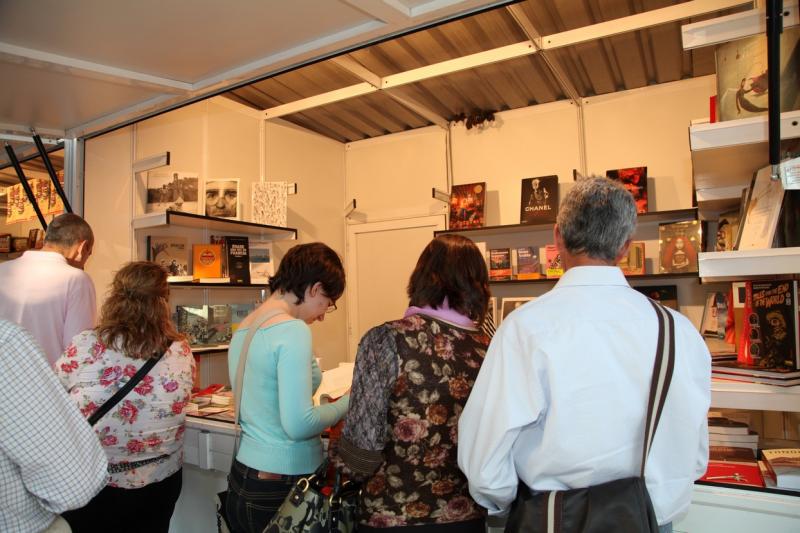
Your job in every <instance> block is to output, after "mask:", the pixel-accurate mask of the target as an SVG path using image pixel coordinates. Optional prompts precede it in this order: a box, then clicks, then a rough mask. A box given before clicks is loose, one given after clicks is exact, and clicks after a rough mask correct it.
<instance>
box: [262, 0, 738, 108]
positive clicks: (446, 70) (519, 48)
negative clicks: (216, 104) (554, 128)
mask: <svg viewBox="0 0 800 533" xmlns="http://www.w3.org/2000/svg"><path fill="white" fill-rule="evenodd" d="M745 4H749V5H752V0H747V1H745V0H692V1H690V2H685V3H682V4H677V5H674V6H670V7H666V8H662V9H654V10H652V11H646V12H644V13H639V14H636V15H630V16H628V17H622V18H618V19H614V20H610V21H606V22H600V23H598V24H592V25H590V26H584V27H582V28H578V29H575V30H568V31H565V32H561V33H556V34H552V35H547V36H544V37H539V36H538V32H537V31H536V29H535V28H534V27H533V25H532V24H531V23H530V21H528V20H527V17H525V16H524V12H523V11H522V10H521V8H520V7H519V6H510V7H509V8H508V9H509V11H510V12H511V14H512V16H513V17H514V18H515V20H517V21H518V23H519V24H520V27H522V29H523V31H524V32H525V33H526V34H529V36H530V37H531V39H530V40H527V41H522V42H519V43H514V44H510V45H506V46H501V47H498V48H493V49H491V50H485V51H483V52H478V53H475V54H469V55H466V56H462V57H457V58H454V59H448V60H446V61H441V62H439V63H434V64H432V65H426V66H424V67H419V68H415V69H411V70H407V71H404V72H399V73H397V74H391V75H389V76H384V77H379V76H377V74H375V73H372V72H370V71H369V70H367V69H365V68H364V67H362V66H361V65H359V64H357V63H356V62H355V61H353V60H351V59H350V58H341V57H340V58H336V60H339V61H338V63H337V64H339V65H340V66H342V67H343V68H346V69H348V70H350V71H351V72H353V73H354V74H355V75H356V76H358V77H359V78H360V79H363V80H367V81H364V82H362V83H358V84H356V85H350V86H348V87H343V88H341V89H336V90H334V91H330V92H327V93H322V94H318V95H315V96H310V97H308V98H301V99H299V100H295V101H294V102H289V103H287V104H282V105H279V106H275V107H271V108H269V109H265V110H264V114H265V116H266V118H278V117H282V116H285V115H290V114H292V113H298V112H300V111H304V110H307V109H311V108H313V107H318V106H321V105H327V104H331V103H334V102H339V101H342V100H346V99H348V98H354V97H356V96H361V95H364V94H369V93H372V92H375V91H377V90H379V89H384V90H385V89H391V88H394V87H400V86H403V85H408V84H411V83H416V82H420V81H424V80H427V79H430V78H435V77H438V76H444V75H447V74H453V73H455V72H460V71H463V70H468V69H473V68H478V67H481V66H484V65H489V64H492V63H498V62H501V61H508V60H510V59H515V58H518V57H524V56H527V55H531V54H535V53H537V52H546V51H547V50H551V49H556V48H561V47H564V46H570V45H575V44H578V43H582V42H586V41H593V40H596V39H601V38H604V37H610V36H612V35H617V34H620V33H625V32H630V31H636V30H641V29H644V28H649V27H652V26H657V25H660V24H666V23H668V22H674V21H677V20H682V19H686V18H690V17H695V16H699V15H704V14H707V13H712V12H716V11H720V10H722V9H728V8H731V7H736V6H740V5H745ZM545 61H546V62H547V65H548V67H549V68H550V70H551V72H552V73H553V75H554V76H555V78H556V80H557V81H558V83H559V85H560V86H561V87H562V89H563V90H564V91H565V94H567V96H569V97H570V98H571V99H573V101H577V100H579V99H580V95H579V94H578V91H577V89H575V87H574V84H572V83H571V82H570V80H569V77H568V76H567V75H566V73H565V72H564V71H563V69H562V68H561V67H560V66H559V65H558V64H556V63H555V62H553V61H549V60H548V58H547V57H545ZM354 64H355V65H357V66H355V65H354ZM359 72H360V73H359ZM403 98H406V100H407V101H408V99H407V97H405V96H403ZM398 101H399V100H398ZM404 105H405V103H404ZM416 105H419V104H416ZM423 116H425V115H423ZM425 117H426V118H428V120H430V118H429V117H427V116H425Z"/></svg>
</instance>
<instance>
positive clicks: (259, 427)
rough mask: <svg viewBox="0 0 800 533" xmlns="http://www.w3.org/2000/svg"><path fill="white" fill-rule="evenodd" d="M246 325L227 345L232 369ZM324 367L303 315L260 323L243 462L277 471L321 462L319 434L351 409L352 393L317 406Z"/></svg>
mask: <svg viewBox="0 0 800 533" xmlns="http://www.w3.org/2000/svg"><path fill="white" fill-rule="evenodd" d="M246 335H247V328H245V329H240V330H237V331H236V333H235V334H234V336H233V339H231V342H230V348H229V350H228V373H229V375H230V379H231V383H235V380H236V367H237V365H238V363H239V356H240V353H241V349H242V344H243V342H244V338H245V336H246ZM321 381H322V372H321V371H320V368H319V366H318V365H317V362H316V360H315V359H314V357H313V355H312V351H311V330H310V329H309V327H308V325H307V324H306V323H305V322H303V321H302V320H287V321H285V322H278V323H277V324H272V325H269V326H266V327H262V328H260V329H259V330H258V331H257V332H256V334H255V335H254V336H253V340H252V341H251V344H250V350H249V355H248V357H247V364H246V366H245V372H244V380H243V385H242V391H241V394H242V405H241V415H240V416H239V424H240V426H241V428H242V436H241V444H240V446H239V453H238V454H237V456H236V458H237V459H238V460H239V462H241V463H243V464H245V465H247V466H249V467H250V468H255V469H258V470H263V471H266V472H272V473H276V474H306V473H310V472H313V471H314V470H316V469H317V467H318V466H319V465H320V464H321V463H322V442H321V440H320V433H321V432H322V430H323V429H325V428H327V427H328V426H331V425H333V424H335V423H336V422H338V421H339V420H340V419H341V418H342V417H343V416H344V415H345V413H346V412H347V407H348V404H349V400H350V398H349V396H345V397H343V398H341V399H339V400H338V401H336V402H334V403H330V404H325V405H320V406H317V407H315V406H314V404H313V402H312V399H311V398H312V396H313V394H314V392H315V391H316V390H317V388H318V387H319V384H320V382H321Z"/></svg>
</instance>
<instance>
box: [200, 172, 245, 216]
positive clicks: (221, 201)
mask: <svg viewBox="0 0 800 533" xmlns="http://www.w3.org/2000/svg"><path fill="white" fill-rule="evenodd" d="M203 197H204V199H205V202H204V209H205V211H204V214H205V215H206V216H208V217H219V218H230V219H236V220H239V219H241V210H240V208H239V179H238V178H232V179H206V180H205V183H204V184H203Z"/></svg>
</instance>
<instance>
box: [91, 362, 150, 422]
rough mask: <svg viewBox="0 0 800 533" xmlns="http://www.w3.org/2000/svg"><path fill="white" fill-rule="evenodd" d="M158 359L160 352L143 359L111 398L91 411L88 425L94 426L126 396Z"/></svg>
mask: <svg viewBox="0 0 800 533" xmlns="http://www.w3.org/2000/svg"><path fill="white" fill-rule="evenodd" d="M159 360H161V354H156V353H154V354H153V357H151V358H150V359H148V360H147V361H145V363H144V364H143V365H142V366H141V368H139V370H138V371H137V372H136V374H134V375H133V377H132V378H131V379H129V380H128V382H127V383H126V384H125V385H123V386H122V387H121V388H120V389H118V390H117V392H115V393H114V395H113V396H112V397H111V398H109V399H108V400H106V402H105V403H104V404H103V405H101V406H100V408H99V409H97V411H95V412H94V413H92V415H91V416H90V417H89V418H88V422H89V425H91V426H94V425H95V424H97V422H98V421H99V420H100V419H101V418H103V416H105V414H106V413H107V412H109V411H110V410H111V409H112V408H113V407H114V406H115V405H117V404H118V403H119V402H120V401H122V399H123V398H124V397H125V396H127V394H128V393H129V392H130V391H131V390H132V389H133V388H134V387H135V386H136V385H138V384H139V382H140V381H142V378H144V377H145V376H146V375H147V373H148V372H150V369H151V368H153V367H154V366H155V365H156V363H158V361H159Z"/></svg>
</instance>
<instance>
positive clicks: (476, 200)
mask: <svg viewBox="0 0 800 533" xmlns="http://www.w3.org/2000/svg"><path fill="white" fill-rule="evenodd" d="M485 208H486V182H480V183H466V184H463V185H453V189H452V190H451V191H450V229H470V228H482V227H483V226H484V225H485V219H484V210H485Z"/></svg>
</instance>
